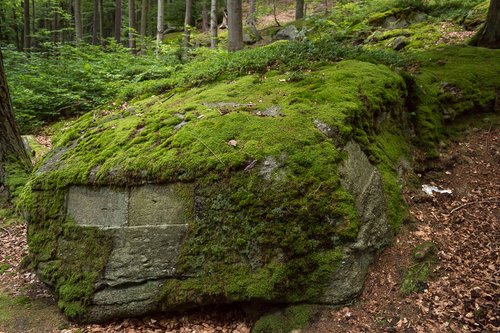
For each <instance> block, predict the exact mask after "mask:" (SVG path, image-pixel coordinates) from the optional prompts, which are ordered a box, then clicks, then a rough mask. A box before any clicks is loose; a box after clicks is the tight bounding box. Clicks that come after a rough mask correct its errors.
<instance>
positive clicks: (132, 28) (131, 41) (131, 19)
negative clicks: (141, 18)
mask: <svg viewBox="0 0 500 333" xmlns="http://www.w3.org/2000/svg"><path fill="white" fill-rule="evenodd" d="M136 31H137V29H136V25H135V0H128V47H129V48H130V51H131V52H132V54H135V53H136V49H135V33H136Z"/></svg>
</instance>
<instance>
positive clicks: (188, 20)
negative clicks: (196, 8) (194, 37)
mask: <svg viewBox="0 0 500 333" xmlns="http://www.w3.org/2000/svg"><path fill="white" fill-rule="evenodd" d="M185 14H186V15H185V16H184V38H183V41H182V46H184V47H189V41H190V39H191V27H192V26H193V0H186V12H185Z"/></svg>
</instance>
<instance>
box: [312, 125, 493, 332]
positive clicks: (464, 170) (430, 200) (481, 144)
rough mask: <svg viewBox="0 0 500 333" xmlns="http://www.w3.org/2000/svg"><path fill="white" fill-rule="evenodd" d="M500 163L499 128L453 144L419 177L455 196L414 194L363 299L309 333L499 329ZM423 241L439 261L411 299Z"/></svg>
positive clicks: (329, 314) (328, 314) (327, 313)
mask: <svg viewBox="0 0 500 333" xmlns="http://www.w3.org/2000/svg"><path fill="white" fill-rule="evenodd" d="M499 166H500V129H498V128H497V129H486V130H484V129H483V130H477V129H476V130H471V131H470V133H468V134H467V135H466V136H465V137H464V138H462V139H461V142H460V143H452V144H451V145H450V147H448V149H446V152H444V153H443V154H442V155H441V158H440V159H439V160H438V161H437V162H436V163H434V164H433V165H432V168H430V169H428V170H426V172H425V174H424V175H421V178H422V179H421V180H422V184H429V185H435V186H437V187H439V188H442V189H450V190H451V191H452V194H434V197H430V196H428V195H426V194H424V193H423V192H422V191H421V190H420V189H418V190H413V191H412V192H408V193H407V199H408V202H409V204H410V212H411V218H410V219H409V220H410V221H409V223H407V224H406V225H404V226H403V228H402V230H401V233H400V234H399V235H398V236H397V238H396V240H395V242H394V245H393V246H391V247H390V248H387V249H386V250H385V251H384V252H383V253H382V255H381V256H380V257H379V258H378V260H376V262H375V264H374V265H373V267H372V269H371V271H370V273H369V276H368V279H367V281H366V283H365V288H364V290H363V293H362V295H361V298H360V301H359V302H358V303H357V304H356V305H353V306H352V307H345V308H343V309H340V310H328V309H325V310H323V311H322V312H321V314H320V316H319V318H318V320H317V321H316V322H315V324H314V325H313V326H312V327H311V328H310V329H309V330H307V332H309V333H313V332H314V333H322V332H335V333H342V332H346V333H347V332H349V333H352V332H407V333H410V332H419V333H420V332H422V333H424V332H426V333H427V332H500V304H499V302H500V288H499V287H500V275H499V268H500V257H499V254H500V252H499V248H500V223H499V222H500V219H499V218H500V167H499ZM429 242H432V244H433V245H434V248H432V246H431V247H429V246H428V245H429V244H430V243H429ZM419 244H423V247H422V246H420V248H419V250H422V249H423V248H426V247H427V249H426V250H424V251H427V252H429V253H427V255H429V257H431V258H432V256H434V262H433V264H432V265H431V266H430V267H431V269H430V270H429V273H430V276H429V280H428V281H425V279H423V281H417V283H416V285H415V288H416V289H417V292H416V293H413V294H410V295H407V296H406V295H405V294H404V293H402V291H401V285H402V283H403V282H405V281H406V280H405V279H404V278H405V274H406V272H407V271H408V269H414V268H417V269H426V266H425V265H424V266H419V264H421V263H422V261H420V262H419V260H416V259H415V258H414V257H415V254H417V258H420V257H421V255H422V253H415V248H416V247H417V246H418V245H419ZM417 252H418V251H417ZM432 252H433V253H434V255H432ZM431 261H432V260H431ZM424 262H425V261H424ZM414 271H415V270H414ZM421 272H422V271H420V272H418V273H419V274H420V273H421Z"/></svg>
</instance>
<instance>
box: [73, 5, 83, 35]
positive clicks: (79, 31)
mask: <svg viewBox="0 0 500 333" xmlns="http://www.w3.org/2000/svg"><path fill="white" fill-rule="evenodd" d="M74 6H75V8H74V11H75V32H76V43H77V44H78V43H79V42H80V41H81V40H82V39H83V23H82V3H81V0H75V2H74Z"/></svg>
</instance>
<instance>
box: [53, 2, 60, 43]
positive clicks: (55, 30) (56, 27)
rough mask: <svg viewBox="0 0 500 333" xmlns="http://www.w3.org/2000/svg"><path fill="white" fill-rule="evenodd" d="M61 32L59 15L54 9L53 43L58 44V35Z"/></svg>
mask: <svg viewBox="0 0 500 333" xmlns="http://www.w3.org/2000/svg"><path fill="white" fill-rule="evenodd" d="M58 32H59V13H58V11H57V10H56V9H54V22H53V23H52V43H54V44H55V43H57V37H58V36H57V35H58Z"/></svg>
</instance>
